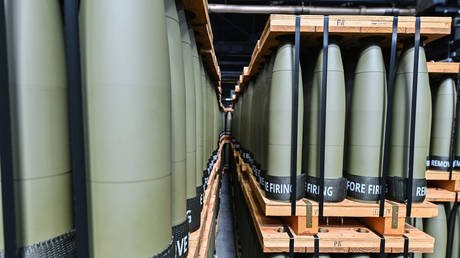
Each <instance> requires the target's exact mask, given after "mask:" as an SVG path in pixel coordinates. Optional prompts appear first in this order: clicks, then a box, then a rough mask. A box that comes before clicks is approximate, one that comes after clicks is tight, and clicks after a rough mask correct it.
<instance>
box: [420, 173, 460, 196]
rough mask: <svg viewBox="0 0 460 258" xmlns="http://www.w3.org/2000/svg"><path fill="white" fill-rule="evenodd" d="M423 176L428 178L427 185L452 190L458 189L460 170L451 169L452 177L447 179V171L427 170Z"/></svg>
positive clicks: (456, 190)
mask: <svg viewBox="0 0 460 258" xmlns="http://www.w3.org/2000/svg"><path fill="white" fill-rule="evenodd" d="M425 177H426V180H428V185H429V186H433V187H439V188H443V189H446V190H448V191H453V192H458V191H460V172H457V171H453V172H452V178H451V179H450V180H449V172H445V171H436V170H427V171H426V173H425Z"/></svg>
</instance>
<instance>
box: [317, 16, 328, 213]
mask: <svg viewBox="0 0 460 258" xmlns="http://www.w3.org/2000/svg"><path fill="white" fill-rule="evenodd" d="M328 47H329V16H328V15H325V16H324V26H323V74H322V80H321V95H322V96H321V143H320V153H319V178H320V180H319V192H320V193H322V192H323V189H324V159H325V151H326V149H325V145H326V104H327V51H328ZM323 206H324V195H323V194H320V195H319V217H322V216H323V210H324V207H323Z"/></svg>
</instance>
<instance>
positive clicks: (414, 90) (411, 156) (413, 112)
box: [406, 17, 420, 217]
mask: <svg viewBox="0 0 460 258" xmlns="http://www.w3.org/2000/svg"><path fill="white" fill-rule="evenodd" d="M419 50H420V17H415V43H414V70H413V74H412V75H413V77H412V103H411V116H410V140H409V174H408V182H407V185H408V187H407V188H406V190H407V192H406V194H407V206H406V207H407V211H406V214H407V215H406V216H407V217H410V215H411V211H412V192H413V189H412V180H413V178H414V145H415V122H416V121H415V120H416V110H417V84H418V57H419Z"/></svg>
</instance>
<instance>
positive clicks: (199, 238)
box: [187, 146, 222, 258]
mask: <svg viewBox="0 0 460 258" xmlns="http://www.w3.org/2000/svg"><path fill="white" fill-rule="evenodd" d="M221 148H222V146H219V152H220V150H221ZM219 157H220V155H219ZM219 166H220V159H218V160H217V161H216V163H215V164H214V166H213V169H212V171H211V174H210V175H209V185H208V188H207V189H206V191H205V193H204V200H203V210H202V211H201V221H200V228H199V229H198V230H196V231H195V232H193V233H191V234H190V243H189V252H188V256H187V257H189V258H192V257H193V258H197V257H199V258H204V257H207V253H208V249H209V245H210V241H213V239H211V238H210V236H211V233H212V232H211V231H212V228H213V227H212V226H213V222H214V218H215V213H216V210H215V205H216V199H217V198H219V197H218V195H219V192H218V190H219V187H218V185H219V180H220V178H219V174H218V173H217V170H218V168H219Z"/></svg>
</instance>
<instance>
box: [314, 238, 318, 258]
mask: <svg viewBox="0 0 460 258" xmlns="http://www.w3.org/2000/svg"><path fill="white" fill-rule="evenodd" d="M313 238H314V246H313V247H314V253H315V258H319V237H318V235H313Z"/></svg>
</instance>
